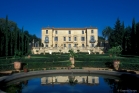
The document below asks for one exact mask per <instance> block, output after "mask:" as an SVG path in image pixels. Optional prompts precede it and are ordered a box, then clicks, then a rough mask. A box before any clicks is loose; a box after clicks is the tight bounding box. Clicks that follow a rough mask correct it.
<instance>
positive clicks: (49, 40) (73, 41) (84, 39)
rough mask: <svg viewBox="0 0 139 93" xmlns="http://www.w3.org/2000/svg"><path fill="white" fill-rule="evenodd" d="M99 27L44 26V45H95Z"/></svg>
mask: <svg viewBox="0 0 139 93" xmlns="http://www.w3.org/2000/svg"><path fill="white" fill-rule="evenodd" d="M97 43H98V29H97V28H93V27H90V28H42V44H43V47H66V48H72V47H95V46H96V45H97Z"/></svg>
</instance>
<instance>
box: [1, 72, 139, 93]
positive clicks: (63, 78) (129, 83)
mask: <svg viewBox="0 0 139 93" xmlns="http://www.w3.org/2000/svg"><path fill="white" fill-rule="evenodd" d="M123 77H124V78H123ZM125 77H126V76H121V77H112V76H104V75H88V74H82V75H80V74H78V75H77V74H76V75H74V74H64V75H62V74H61V75H42V76H34V77H27V78H22V79H18V80H13V81H10V82H7V83H6V84H4V85H3V86H2V87H1V88H0V90H2V91H5V92H6V93H119V92H121V93H125V92H126V93H136V92H137V91H138V90H137V89H138V85H139V83H138V81H137V80H136V81H135V79H134V80H132V79H133V78H132V79H131V78H130V79H125ZM136 84H137V85H136Z"/></svg>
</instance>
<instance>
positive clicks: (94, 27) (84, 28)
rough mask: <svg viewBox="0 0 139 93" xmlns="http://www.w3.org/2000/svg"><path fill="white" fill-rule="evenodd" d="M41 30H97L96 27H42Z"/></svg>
mask: <svg viewBox="0 0 139 93" xmlns="http://www.w3.org/2000/svg"><path fill="white" fill-rule="evenodd" d="M42 29H53V30H86V29H98V28H97V27H85V28H54V27H44V28H42Z"/></svg>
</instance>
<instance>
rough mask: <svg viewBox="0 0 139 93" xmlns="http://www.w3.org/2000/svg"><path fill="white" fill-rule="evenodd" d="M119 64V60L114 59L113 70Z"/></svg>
mask: <svg viewBox="0 0 139 93" xmlns="http://www.w3.org/2000/svg"><path fill="white" fill-rule="evenodd" d="M119 65H120V61H119V60H114V61H113V68H114V69H115V70H119Z"/></svg>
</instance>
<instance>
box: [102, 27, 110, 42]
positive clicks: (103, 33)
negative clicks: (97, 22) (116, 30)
mask: <svg viewBox="0 0 139 93" xmlns="http://www.w3.org/2000/svg"><path fill="white" fill-rule="evenodd" d="M111 32H112V28H111V27H110V26H107V27H106V28H105V29H104V30H103V31H102V35H103V37H104V38H105V40H106V39H108V38H109V36H110V34H111Z"/></svg>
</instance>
